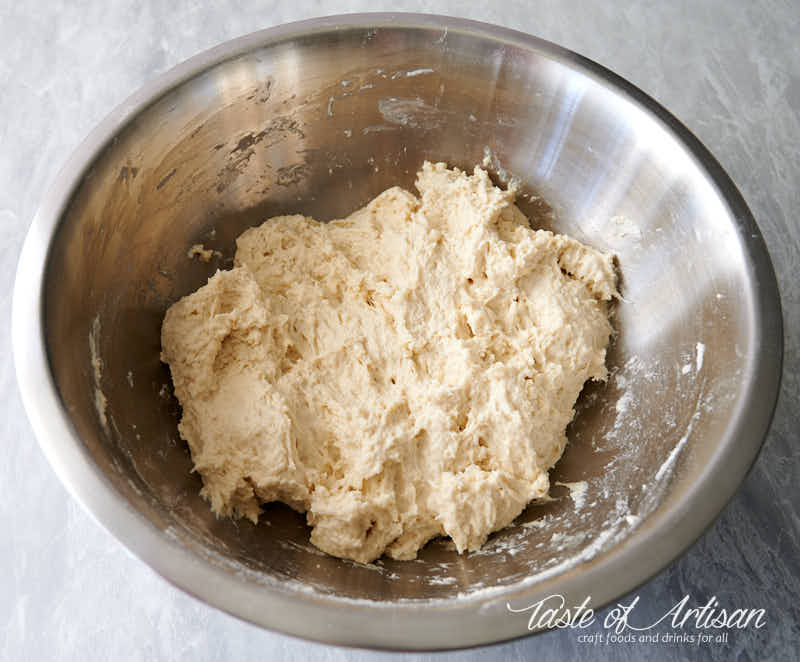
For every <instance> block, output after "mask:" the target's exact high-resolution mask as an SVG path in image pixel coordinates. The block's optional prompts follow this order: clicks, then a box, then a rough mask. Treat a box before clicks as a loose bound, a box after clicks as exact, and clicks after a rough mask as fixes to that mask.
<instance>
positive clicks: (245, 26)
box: [0, 0, 800, 662]
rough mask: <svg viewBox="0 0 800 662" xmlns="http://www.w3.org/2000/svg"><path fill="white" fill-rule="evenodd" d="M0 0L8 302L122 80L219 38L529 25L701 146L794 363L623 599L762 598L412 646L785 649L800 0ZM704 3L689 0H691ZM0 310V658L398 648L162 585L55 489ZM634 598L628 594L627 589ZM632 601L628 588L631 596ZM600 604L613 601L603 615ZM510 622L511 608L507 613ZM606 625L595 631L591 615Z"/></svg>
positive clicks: (795, 504)
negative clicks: (428, 22) (707, 525)
mask: <svg viewBox="0 0 800 662" xmlns="http://www.w3.org/2000/svg"><path fill="white" fill-rule="evenodd" d="M205 4H207V6H205V5H204V4H203V3H200V2H196V1H187V0H175V1H174V2H170V3H162V2H156V1H155V0H143V1H141V2H137V3H133V2H113V3H109V2H99V1H97V0H91V1H86V0H74V1H73V2H69V3H67V2H55V1H54V2H48V3H35V2H33V1H32V0H29V1H28V2H27V3H26V2H21V3H12V2H11V1H10V0H0V90H2V97H1V98H2V104H0V313H2V314H3V315H4V316H5V317H6V318H8V317H9V315H10V308H11V287H12V283H13V278H14V270H15V266H16V261H17V257H18V254H19V250H20V247H21V244H22V240H23V238H24V235H25V232H26V230H27V228H28V226H29V224H30V222H31V219H32V216H33V214H34V212H35V209H36V206H37V204H38V202H39V200H40V199H41V196H42V194H43V192H44V190H45V189H46V188H47V186H48V185H49V184H50V183H51V182H52V181H53V180H54V178H55V176H56V174H57V172H58V168H59V167H60V166H61V164H62V163H63V162H64V161H65V160H66V158H67V157H68V156H69V154H70V153H71V151H72V150H73V149H74V148H75V147H76V146H77V144H78V143H79V141H80V140H81V139H82V138H83V137H84V136H85V135H86V134H87V133H88V132H89V131H90V130H91V128H92V127H93V126H94V125H95V124H96V123H97V122H98V121H99V120H100V119H101V118H102V117H103V116H105V115H106V114H107V113H108V112H109V111H110V110H111V109H112V108H113V107H114V106H115V105H116V104H118V103H119V102H121V101H122V100H123V99H124V98H125V97H127V96H128V94H130V93H131V92H133V91H134V90H135V89H137V88H138V87H139V86H141V85H142V84H144V83H145V82H146V81H148V80H150V79H151V78H152V77H153V76H155V75H156V74H158V73H161V72H163V71H165V70H166V69H168V68H169V67H171V66H172V65H174V64H177V63H178V62H180V61H181V60H184V59H185V58H187V57H189V56H191V55H193V54H195V53H197V52H199V51H201V50H203V49H206V48H208V47H210V46H213V45H215V44H217V43H220V42H222V41H225V40H227V39H230V38H233V37H236V36H240V35H242V34H245V33H248V32H251V31H253V30H256V29H259V28H263V27H269V26H271V25H275V24H278V23H284V22H287V21H292V20H299V19H303V18H310V17H313V16H318V15H322V14H331V13H343V12H350V11H365V10H371V11H377V10H404V11H425V12H435V13H443V14H453V15H460V16H465V17H468V18H474V19H478V20H483V21H488V22H492V23H498V24H502V25H505V26H507V27H512V28H516V29H519V30H522V31H525V32H530V33H532V34H535V35H537V36H540V37H544V38H546V39H550V40H552V41H555V42H557V43H560V44H561V45H563V46H566V47H567V48H571V49H573V50H576V51H578V52H580V53H582V54H584V55H586V56H588V57H590V58H592V59H594V60H596V61H598V62H600V63H601V64H604V65H606V66H608V67H610V68H611V69H613V70H615V71H617V72H618V73H620V74H621V75H623V76H625V77H626V78H628V79H629V80H631V81H632V82H634V83H635V84H637V85H639V86H640V87H641V88H643V89H644V90H645V91H646V92H648V93H649V94H651V95H653V96H654V97H655V98H656V99H658V100H659V101H661V102H662V103H663V104H664V105H666V106H667V107H668V108H669V109H670V110H672V112H673V113H675V114H676V115H677V116H678V117H679V118H680V119H681V120H682V121H684V122H685V123H686V124H687V125H688V126H689V127H690V128H691V129H692V130H693V131H695V132H696V133H697V135H698V136H699V138H700V139H701V140H702V141H703V142H704V143H705V144H706V146H708V147H709V148H710V149H711V151H712V152H713V153H714V154H715V155H716V156H717V158H718V159H719V160H720V161H721V163H722V165H723V166H724V167H725V168H726V170H727V171H728V172H729V173H730V175H731V176H732V178H733V179H734V181H735V182H736V184H737V185H738V186H739V187H740V189H741V191H742V193H743V194H744V196H745V198H746V199H747V201H748V203H749V204H750V206H751V209H752V210H753V213H754V215H755V217H756V219H757V221H758V223H759V225H760V227H761V229H762V232H763V233H764V234H765V237H766V240H767V244H768V246H769V249H770V252H771V255H772V258H773V262H774V264H775V267H776V271H777V272H778V279H779V281H780V285H781V290H782V297H783V306H784V321H785V325H786V364H785V370H784V379H783V387H782V394H781V401H780V403H779V405H778V410H777V413H776V418H775V422H774V424H773V428H772V431H771V433H770V435H769V438H768V440H767V442H766V444H765V447H764V450H763V452H762V453H761V456H760V458H759V460H758V462H757V463H756V465H755V468H754V470H753V471H752V473H751V475H750V476H749V478H748V479H747V481H746V482H745V483H744V485H743V487H742V488H741V489H740V491H739V492H738V494H737V496H736V497H735V498H734V499H733V501H732V502H731V504H730V505H729V506H728V508H727V509H726V510H725V512H724V513H723V515H722V516H721V517H720V519H719V520H718V521H717V522H716V524H715V525H714V526H713V527H712V528H711V529H710V530H709V531H708V532H707V533H706V534H705V535H704V536H703V537H702V538H701V539H700V540H699V541H698V542H697V543H696V544H695V545H694V547H693V548H692V549H690V550H689V551H688V552H687V553H686V554H685V555H684V556H683V557H682V558H681V559H680V560H678V561H677V562H675V563H674V564H672V565H671V566H670V567H669V568H668V569H667V570H665V571H664V572H662V573H661V574H660V575H658V576H657V577H656V578H654V579H653V580H651V581H650V582H649V583H648V584H646V585H645V586H643V587H641V588H640V589H639V590H638V591H636V592H635V593H636V594H638V595H639V596H640V603H639V605H638V606H637V614H639V615H641V617H642V619H643V620H646V619H647V618H648V617H652V618H651V620H655V619H656V618H657V617H658V616H660V615H662V614H663V613H664V612H665V611H667V610H668V609H669V608H670V607H671V606H672V605H674V604H675V603H676V602H677V601H678V600H680V599H681V598H682V597H683V595H685V594H687V593H689V594H691V595H692V596H693V598H696V599H697V601H702V602H703V603H705V601H706V600H708V599H709V598H710V597H711V596H712V595H716V596H717V598H718V599H719V600H720V602H721V603H722V604H724V605H729V606H731V607H741V608H758V607H762V608H765V609H766V610H767V627H765V628H764V629H762V630H758V631H756V630H753V629H749V630H746V631H741V632H736V631H734V632H732V633H731V634H730V637H729V642H728V644H727V645H703V646H701V647H698V646H680V645H665V644H661V645H641V646H639V645H633V646H620V645H614V646H608V647H605V646H603V647H599V648H598V647H592V646H591V645H588V644H580V643H578V642H577V636H576V633H575V632H569V631H560V632H555V633H548V634H545V635H541V636H537V637H533V638H529V639H526V640H522V641H519V642H514V643H510V644H505V645H502V646H497V647H492V648H487V649H480V650H474V651H465V652H460V653H447V654H443V655H435V656H428V655H410V656H406V657H403V659H407V660H428V659H435V660H458V661H471V660H477V659H485V658H490V659H498V660H501V659H502V660H532V659H538V658H541V659H554V658H562V659H573V658H575V657H577V656H581V657H587V656H589V657H591V658H599V659H619V660H646V659H665V658H667V657H670V658H674V657H676V656H680V657H683V658H686V659H690V658H691V659H696V658H700V659H719V660H730V659H795V658H796V647H797V645H798V641H800V607H799V606H798V605H797V603H796V599H797V596H798V595H800V489H799V488H798V482H797V478H796V477H797V475H798V473H799V472H800V443H798V442H799V441H800V433H799V432H798V431H799V430H800V410H798V408H797V402H798V401H800V380H799V379H798V374H799V373H800V339H798V329H800V302H799V301H798V300H799V299H800V285H798V282H797V278H796V266H797V264H798V263H800V251H799V250H798V243H799V242H800V223H798V219H797V214H798V210H800V186H798V182H800V157H798V149H797V144H798V136H800V110H798V109H800V45H798V42H797V40H796V35H797V34H798V31H800V5H797V4H796V3H794V2H792V1H791V0H785V1H783V2H778V1H775V2H757V3H750V2H744V1H742V2H734V1H727V2H726V1H722V0H720V1H713V2H703V3H690V2H683V3H677V2H676V3H644V2H641V3H631V2H620V3H600V2H597V3H593V5H592V6H587V4H588V3H584V2H579V1H578V0H570V1H564V2H557V1H555V0H554V1H551V2H535V3H534V2H525V1H523V0H517V1H514V2H503V3H500V2H476V3H472V4H470V5H467V4H466V3H464V4H462V3H458V2H455V1H450V2H447V1H444V0H440V1H436V0H420V1H417V2H412V1H403V2H391V3H389V2H381V1H379V0H375V1H373V2H363V1H356V0H351V1H336V0H330V1H328V2H325V3H322V2H302V1H300V0H298V1H296V2H292V3H287V2H229V3H205ZM696 5H698V6H696ZM9 335H10V334H9V324H8V322H6V323H4V324H3V325H2V326H0V439H2V441H3V449H4V458H3V460H4V461H3V462H0V530H2V531H3V535H2V536H0V568H2V571H3V574H2V579H0V660H10V661H11V660H35V661H37V662H38V661H39V660H51V659H59V660H67V661H72V660H75V661H78V660H80V661H83V660H114V661H115V662H116V661H119V662H126V661H129V660H148V661H150V660H193V661H197V660H219V661H222V660H226V661H227V660H282V659H286V660H290V659H319V660H323V661H330V662H333V661H335V660H364V661H366V660H390V659H401V657H402V656H400V655H399V654H378V653H370V652H364V651H353V650H346V649H341V648H330V647H324V646H320V645H317V644H308V643H305V642H301V641H298V640H295V639H290V638H288V637H284V636H282V635H278V634H273V633H269V632H265V631H262V630H259V629H258V628H255V627H253V626H250V625H247V624H244V623H241V622H239V621H237V620H236V619H234V618H232V617H229V616H227V615H224V614H221V613H220V612H218V611H216V610H214V609H211V608H209V607H207V606H205V605H204V604H202V603H200V602H198V601H196V600H194V599H193V598H191V597H189V596H187V595H185V594H183V593H181V592H179V591H177V590H176V589H174V588H172V587H171V586H169V585H168V584H167V583H166V582H164V581H163V580H162V579H161V578H159V577H158V576H156V575H155V574H154V573H153V572H152V571H151V570H150V569H149V568H148V567H147V566H145V565H144V564H142V563H141V562H139V561H137V560H136V559H134V558H132V557H131V556H130V555H129V554H128V553H127V552H126V551H125V550H124V548H123V547H122V546H121V545H119V544H118V543H117V542H116V541H115V540H114V539H113V538H111V537H110V536H109V535H108V534H107V533H105V532H104V531H103V530H102V529H101V528H100V527H99V526H98V525H97V524H95V523H94V522H93V521H92V520H91V519H90V518H89V517H88V516H87V515H86V514H85V513H84V512H83V511H82V510H81V509H80V507H79V506H77V504H76V503H75V502H74V501H72V499H71V498H70V497H69V496H68V495H67V493H66V492H65V490H64V489H63V488H62V487H61V485H60V483H59V482H58V481H57V479H56V477H55V474H54V473H53V472H52V470H51V469H50V467H49V466H48V465H47V463H46V461H45V459H44V457H43V455H42V454H41V452H40V451H39V449H38V446H37V444H36V441H35V439H34V437H33V433H32V431H31V429H30V426H29V425H28V422H27V420H26V418H25V415H24V412H23V411H22V405H21V402H20V398H19V394H18V391H17V387H16V385H15V381H14V374H13V365H12V361H11V355H10V347H9V346H10V339H9ZM631 597H632V596H631ZM629 601H630V600H629V599H628V600H626V602H629ZM602 613H603V614H605V613H606V611H605V610H604V612H602ZM509 616H510V617H512V615H509ZM594 629H595V630H599V628H594Z"/></svg>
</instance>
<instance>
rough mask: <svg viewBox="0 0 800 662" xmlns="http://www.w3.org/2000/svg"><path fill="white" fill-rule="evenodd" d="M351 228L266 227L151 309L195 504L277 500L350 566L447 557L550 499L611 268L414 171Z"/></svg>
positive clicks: (504, 207) (494, 193) (441, 178)
mask: <svg viewBox="0 0 800 662" xmlns="http://www.w3.org/2000/svg"><path fill="white" fill-rule="evenodd" d="M416 186H417V188H418V190H419V192H420V198H417V197H415V196H413V195H412V194H411V193H409V192H407V191H404V190H402V189H400V188H391V189H389V190H387V191H385V192H384V193H382V194H381V195H379V196H378V197H377V198H375V199H374V200H373V201H372V202H370V203H369V204H368V205H367V206H366V207H364V208H363V209H360V210H358V211H356V212H355V213H353V214H352V215H351V216H349V217H348V218H346V219H343V220H336V221H332V222H330V223H318V222H317V221H314V220H313V219H310V218H304V217H302V216H280V217H276V218H272V219H270V220H268V221H266V222H265V223H264V224H263V225H261V226H260V227H257V228H253V229H250V230H247V231H246V232H245V233H244V234H242V235H241V236H240V237H239V239H238V240H237V251H236V257H235V266H234V268H233V269H232V270H230V271H218V272H217V273H216V274H215V275H214V276H213V277H212V278H211V279H209V281H208V284H207V285H205V286H203V287H201V288H200V289H199V290H198V291H197V292H195V293H193V294H191V295H189V296H187V297H185V298H183V299H181V300H180V301H178V302H177V303H176V304H175V305H173V306H172V307H171V308H170V309H169V310H168V311H167V314H166V318H165V320H164V325H163V328H162V346H163V350H162V359H163V361H165V362H166V363H168V364H169V366H170V369H171V371H172V379H173V382H174V385H175V393H176V394H177V397H178V399H179V400H180V402H181V404H182V406H183V416H182V419H181V422H180V433H181V436H182V437H183V438H184V439H185V440H186V441H187V442H188V443H189V447H190V449H191V453H192V458H193V460H194V465H195V469H196V470H197V471H198V472H200V475H201V476H202V478H203V484H204V487H203V490H202V494H203V496H205V497H206V498H207V499H208V500H209V501H210V502H211V507H212V508H213V510H214V512H215V513H217V514H219V515H228V516H245V517H248V518H250V519H251V520H253V521H254V522H255V521H256V520H257V519H258V516H259V511H260V504H261V503H263V502H268V501H273V500H280V501H284V502H286V503H288V504H289V505H291V506H292V507H293V508H296V509H298V510H300V511H306V512H307V518H308V523H309V524H310V525H311V526H312V527H313V528H312V533H311V541H312V542H313V543H314V544H315V545H316V546H317V547H319V548H320V549H323V550H324V551H326V552H328V553H330V554H333V555H335V556H341V557H345V558H350V559H355V560H356V561H361V562H367V561H371V560H373V559H375V558H377V557H378V556H380V555H381V554H384V553H385V554H387V555H388V556H391V557H393V558H398V559H411V558H414V557H415V556H416V554H417V551H418V550H419V548H420V547H422V546H423V545H424V544H425V543H426V542H427V541H428V540H430V539H431V538H433V537H435V536H439V535H445V536H450V537H452V539H453V541H454V542H455V545H456V547H457V548H458V550H459V552H462V551H464V550H476V549H478V548H479V547H480V546H481V545H482V544H483V542H484V541H485V540H486V537H487V536H488V534H489V533H491V532H492V531H496V530H498V529H501V528H503V527H505V526H507V525H508V524H510V523H511V521H512V520H513V519H514V518H515V517H516V516H517V515H519V513H520V512H521V511H522V510H523V508H525V506H526V504H527V503H528V502H530V501H531V500H532V499H536V498H537V497H543V496H545V495H546V494H547V492H548V489H549V480H548V470H549V469H550V468H551V467H552V466H553V465H554V464H555V462H556V461H557V460H558V458H559V457H560V456H561V454H562V452H563V450H564V446H565V444H566V436H565V429H566V427H567V424H568V423H569V422H570V420H572V418H573V415H574V410H573V406H574V404H575V401H576V399H577V397H578V394H579V393H580V391H581V388H582V387H583V384H584V382H585V381H587V380H588V379H604V378H605V376H606V368H605V354H606V346H607V344H608V342H609V338H610V335H611V332H612V329H611V325H610V324H609V320H608V311H607V305H608V304H607V302H608V301H609V300H610V299H611V298H612V297H614V296H615V295H616V276H615V271H614V267H613V264H612V257H611V256H610V255H606V254H603V253H601V252H598V251H596V250H593V249H591V248H588V247H586V246H584V245H582V244H580V243H578V242H577V241H575V240H573V239H569V238H567V237H564V236H560V235H554V234H552V233H551V232H547V231H542V230H539V231H533V230H531V229H530V227H529V224H528V221H527V219H526V218H525V216H524V215H523V214H522V213H521V212H520V211H519V209H518V208H517V207H516V206H515V205H514V192H513V191H503V190H500V189H499V188H496V187H495V186H493V185H492V183H491V181H490V179H489V177H488V176H487V174H486V172H485V171H483V170H482V169H480V168H475V171H474V174H473V175H468V174H466V173H464V172H461V171H459V170H455V169H448V168H447V166H446V165H445V164H443V163H436V164H430V163H425V164H424V166H423V168H422V170H421V171H420V172H419V173H418V175H417V183H416Z"/></svg>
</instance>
